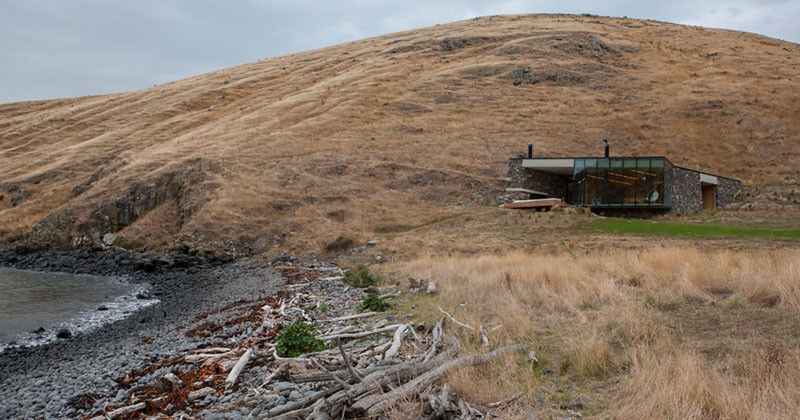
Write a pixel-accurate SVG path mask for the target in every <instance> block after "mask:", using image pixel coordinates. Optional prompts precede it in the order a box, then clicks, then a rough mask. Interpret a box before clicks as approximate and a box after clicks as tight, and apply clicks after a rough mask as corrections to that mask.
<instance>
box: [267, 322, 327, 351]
mask: <svg viewBox="0 0 800 420" xmlns="http://www.w3.org/2000/svg"><path fill="white" fill-rule="evenodd" d="M316 329H317V325H316V324H306V323H304V322H300V323H297V324H292V325H289V326H288V327H286V328H284V329H283V331H281V333H280V335H278V339H277V342H276V344H275V350H276V351H277V352H278V356H281V357H297V356H299V355H301V354H305V353H313V352H315V351H321V350H325V343H323V342H322V341H321V340H318V339H317V338H316V337H314V334H313V332H314V330H316Z"/></svg>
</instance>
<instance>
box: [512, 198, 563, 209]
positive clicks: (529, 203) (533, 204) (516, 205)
mask: <svg viewBox="0 0 800 420" xmlns="http://www.w3.org/2000/svg"><path fill="white" fill-rule="evenodd" d="M556 204H561V199H560V198H538V199H534V200H517V201H513V202H511V203H506V204H503V207H504V208H507V209H533V208H537V207H553V206H555V205H556Z"/></svg>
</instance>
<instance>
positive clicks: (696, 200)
mask: <svg viewBox="0 0 800 420" xmlns="http://www.w3.org/2000/svg"><path fill="white" fill-rule="evenodd" d="M714 176H715V177H716V178H717V185H716V188H714V204H715V206H716V207H725V206H726V205H728V204H729V203H730V202H732V201H733V199H734V198H736V195H737V194H738V193H739V191H740V190H741V189H742V183H741V181H739V180H736V179H733V178H725V177H721V176H716V175H714ZM699 211H703V187H702V185H701V183H700V172H698V171H694V170H691V169H686V168H680V167H675V168H673V169H672V209H671V211H670V213H677V214H691V213H697V212H699Z"/></svg>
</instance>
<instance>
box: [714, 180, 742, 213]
mask: <svg viewBox="0 0 800 420" xmlns="http://www.w3.org/2000/svg"><path fill="white" fill-rule="evenodd" d="M741 190H742V182H741V181H739V180H736V179H731V178H722V177H717V189H716V192H715V196H714V200H715V201H716V202H717V207H725V206H727V205H728V204H730V203H731V202H733V199H734V198H736V195H737V194H739V191H741Z"/></svg>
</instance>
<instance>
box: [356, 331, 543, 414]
mask: <svg viewBox="0 0 800 420" xmlns="http://www.w3.org/2000/svg"><path fill="white" fill-rule="evenodd" d="M528 349H530V346H528V345H527V344H517V345H513V346H508V347H503V348H500V349H497V350H495V351H492V352H489V353H486V354H480V355H475V356H464V357H460V358H458V359H455V360H451V361H449V362H447V363H444V364H442V365H441V366H439V367H437V368H436V369H433V370H432V371H430V372H427V373H425V374H423V375H420V376H419V377H417V378H415V379H413V380H411V381H409V382H407V383H405V384H403V385H401V386H399V387H397V388H395V389H393V390H391V391H389V392H387V393H386V394H373V395H368V396H367V397H365V398H363V399H361V400H358V401H356V403H355V404H353V406H352V409H353V410H354V412H355V413H357V414H364V413H365V414H367V415H369V416H376V415H378V414H381V413H383V412H385V411H386V410H388V409H389V408H390V407H392V406H394V405H395V404H396V403H397V402H398V401H399V400H400V399H402V398H404V397H405V396H407V395H410V394H412V393H413V392H414V391H418V390H420V389H424V388H425V387H427V386H428V385H430V384H432V383H433V382H435V381H437V380H439V378H441V377H442V376H444V375H445V374H447V373H448V372H450V371H451V370H454V369H457V368H460V367H463V366H467V365H475V364H480V363H485V362H487V361H489V360H492V359H494V358H496V357H498V356H500V355H501V354H503V353H505V352H507V351H515V350H528Z"/></svg>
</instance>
